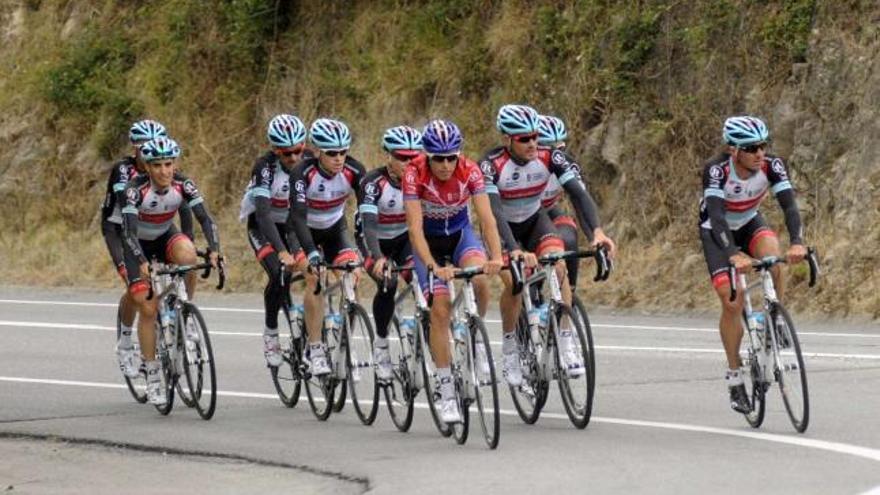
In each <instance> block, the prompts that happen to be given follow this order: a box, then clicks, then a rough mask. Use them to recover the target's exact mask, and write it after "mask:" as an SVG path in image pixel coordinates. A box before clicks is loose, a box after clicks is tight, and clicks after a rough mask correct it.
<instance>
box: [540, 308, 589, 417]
mask: <svg viewBox="0 0 880 495" xmlns="http://www.w3.org/2000/svg"><path fill="white" fill-rule="evenodd" d="M563 318H567V319H568V321H569V323H570V324H571V325H572V327H573V328H572V337H573V339H572V342H571V344H573V345H575V346H577V347H578V349H576V350H575V354H577V355H579V356H580V358H581V359H582V360H583V363H584V373H583V375H580V376H577V377H570V376H569V375H568V370H567V369H566V368H565V367H564V366H563V364H562V363H563V359H562V355H561V350H560V349H559V344H558V337H559V333H560V330H559V324H560V321H563V320H562V319H563ZM550 324H551V325H552V328H551V331H552V332H553V336H554V339H555V340H556V345H555V346H554V348H555V351H554V352H555V357H556V359H555V360H554V361H555V367H556V380H557V382H558V385H559V393H560V395H562V405H563V406H564V407H565V413H566V414H567V415H568V419H569V420H570V421H571V424H573V425H574V426H575V428H578V429H584V428H586V427H587V425H588V424H589V423H590V416H591V415H592V409H593V401H592V397H591V394H590V389H591V388H592V387H593V385H591V382H592V380H593V377H592V375H591V374H590V366H589V361H588V359H589V358H590V356H589V355H588V354H587V339H586V336H585V335H584V329H583V326H581V324H580V321H579V320H578V319H577V318H575V316H574V311H572V309H571V307H569V306H567V305H565V304H558V305H556V310H555V314H554V317H553V318H551V319H550ZM581 379H582V380H581ZM572 382H574V383H575V384H577V383H580V382H583V385H584V390H583V392H584V399H583V401H580V400H579V399H578V398H576V397H575V396H574V392H575V390H576V389H580V387H579V386H577V387H572Z"/></svg>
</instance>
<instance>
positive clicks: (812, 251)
mask: <svg viewBox="0 0 880 495" xmlns="http://www.w3.org/2000/svg"><path fill="white" fill-rule="evenodd" d="M807 263H808V264H809V265H810V284H809V286H810V287H813V286H815V285H816V279H817V278H819V260H817V259H816V248H813V247H811V248H808V249H807Z"/></svg>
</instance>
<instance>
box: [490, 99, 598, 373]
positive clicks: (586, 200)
mask: <svg viewBox="0 0 880 495" xmlns="http://www.w3.org/2000/svg"><path fill="white" fill-rule="evenodd" d="M496 125H497V127H498V130H499V131H501V132H502V133H503V134H504V135H505V141H506V142H505V145H504V146H501V147H498V148H495V149H493V150H491V151H489V153H487V154H486V155H485V156H484V157H483V159H482V160H480V169H481V170H482V171H483V175H484V176H485V181H486V192H487V193H489V200H490V202H491V205H492V211H493V213H494V214H495V217H496V218H498V219H499V221H498V229H499V233H500V235H501V240H502V243H503V245H504V248H505V249H506V250H507V251H509V253H510V256H511V257H512V258H514V259H515V258H518V257H519V256H521V255H522V256H524V257H525V259H526V264H527V265H528V266H534V265H535V263H536V258H535V256H536V255H537V256H542V255H545V254H550V253H554V252H560V251H563V250H564V249H565V246H564V245H563V243H562V240H561V239H560V238H559V235H558V233H557V232H556V228H555V227H554V226H553V222H551V221H550V218H549V217H548V216H547V212H546V211H545V210H544V209H542V207H541V198H542V196H543V193H544V190H545V189H546V187H547V182H548V181H549V179H550V176H551V175H555V176H556V177H557V179H558V180H559V183H560V184H561V185H562V187H563V189H564V190H565V191H566V192H567V193H568V195H569V197H570V198H571V201H572V205H573V206H574V208H576V209H578V210H579V211H580V212H581V214H582V215H583V216H584V217H585V218H588V219H589V223H590V225H598V224H599V221H598V218H597V216H596V206H595V203H593V201H592V200H591V199H590V197H589V195H588V194H587V192H586V189H584V188H583V187H582V185H581V183H580V180H579V175H578V171H577V169H576V168H575V166H574V164H573V162H572V161H571V160H570V159H569V157H568V156H567V155H566V154H565V153H563V152H562V151H559V150H549V149H539V148H538V125H539V124H538V113H537V112H536V111H535V110H534V109H533V108H531V107H528V106H525V105H505V106H503V107H501V109H500V110H499V111H498V118H497V121H496ZM500 219H503V220H500ZM596 238H597V239H596V240H597V241H602V239H599V235H598V234H597V235H596ZM533 253H534V254H533ZM557 273H558V275H559V280H560V284H561V286H562V296H563V299H564V301H565V302H566V304H569V305H570V304H571V288H570V286H569V283H568V278H567V277H566V276H565V263H564V262H562V261H560V262H559V263H558V264H557ZM502 280H504V285H505V288H504V291H503V292H502V294H501V304H500V306H501V308H500V309H501V321H502V323H501V325H502V331H503V339H502V355H503V369H502V372H503V374H504V377H505V378H506V380H507V382H508V384H510V385H511V386H515V387H516V386H519V385H520V384H521V383H522V369H521V364H520V359H519V350H518V349H517V342H516V338H515V331H516V324H517V320H518V318H519V313H520V309H521V306H522V301H521V299H520V297H519V296H518V295H514V294H513V281H512V277H511V276H510V274H509V273H503V274H502ZM571 339H572V333H571V328H562V329H560V339H559V340H560V341H559V346H560V349H561V350H562V351H563V356H564V359H565V365H566V367H567V369H568V372H569V373H570V374H571V376H580V375H581V374H583V373H584V363H581V362H580V360H579V358H578V357H577V356H576V353H575V352H573V347H572V346H571V343H572V341H571Z"/></svg>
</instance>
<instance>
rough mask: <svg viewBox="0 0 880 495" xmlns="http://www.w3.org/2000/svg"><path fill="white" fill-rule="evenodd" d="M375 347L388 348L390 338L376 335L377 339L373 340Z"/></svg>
mask: <svg viewBox="0 0 880 495" xmlns="http://www.w3.org/2000/svg"><path fill="white" fill-rule="evenodd" d="M373 347H374V348H378V349H387V348H388V339H387V338H384V337H376V340H375V341H373Z"/></svg>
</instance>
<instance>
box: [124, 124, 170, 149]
mask: <svg viewBox="0 0 880 495" xmlns="http://www.w3.org/2000/svg"><path fill="white" fill-rule="evenodd" d="M161 136H168V132H167V131H166V130H165V126H164V125H162V124H160V123H159V122H156V121H155V120H150V119H145V120H139V121H137V122H135V123H134V124H132V125H131V129H129V130H128V140H129V141H131V143H132V144H134V143H140V142H143V141H149V140H151V139H155V138H157V137H161Z"/></svg>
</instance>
